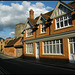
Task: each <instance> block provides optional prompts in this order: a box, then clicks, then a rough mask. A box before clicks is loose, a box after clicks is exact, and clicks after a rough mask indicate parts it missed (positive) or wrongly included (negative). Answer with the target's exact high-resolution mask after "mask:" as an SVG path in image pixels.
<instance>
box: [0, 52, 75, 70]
mask: <svg viewBox="0 0 75 75" xmlns="http://www.w3.org/2000/svg"><path fill="white" fill-rule="evenodd" d="M0 54H2V53H0ZM2 56H4V58H2V59H14V60H19V61H28V62H31V63H36V64H43V65H47V66H54V67H61V68H66V69H72V70H75V63H50V62H43V61H38V60H29V59H23V58H16V57H13V56H9V55H5V54H2ZM5 57H6V58H5Z"/></svg>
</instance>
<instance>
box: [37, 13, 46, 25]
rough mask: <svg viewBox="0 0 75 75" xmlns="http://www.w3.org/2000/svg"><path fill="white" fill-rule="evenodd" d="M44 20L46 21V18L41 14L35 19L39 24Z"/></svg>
mask: <svg viewBox="0 0 75 75" xmlns="http://www.w3.org/2000/svg"><path fill="white" fill-rule="evenodd" d="M45 21H47V20H46V19H45V18H44V17H43V15H42V14H41V15H40V16H39V18H38V21H37V23H36V24H40V23H43V22H45Z"/></svg>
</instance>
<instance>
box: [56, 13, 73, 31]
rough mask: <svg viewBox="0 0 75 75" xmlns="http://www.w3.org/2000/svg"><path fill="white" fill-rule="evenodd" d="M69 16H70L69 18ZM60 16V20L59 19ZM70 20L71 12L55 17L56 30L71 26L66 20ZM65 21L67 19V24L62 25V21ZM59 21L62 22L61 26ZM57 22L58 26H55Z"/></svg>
mask: <svg viewBox="0 0 75 75" xmlns="http://www.w3.org/2000/svg"><path fill="white" fill-rule="evenodd" d="M69 16H70V18H69ZM65 17H67V19H64V18H65ZM61 18H62V20H60V19H61ZM57 19H58V20H59V21H57ZM70 19H71V20H72V17H71V14H68V15H64V16H61V17H59V18H56V30H57V29H62V28H65V27H69V26H72V25H70V24H69V21H68V20H70ZM65 21H67V26H66V25H64V22H65ZM61 22H63V27H62V26H61V24H60V23H61ZM57 24H59V28H57Z"/></svg>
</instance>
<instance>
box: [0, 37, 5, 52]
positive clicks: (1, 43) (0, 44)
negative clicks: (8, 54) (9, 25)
mask: <svg viewBox="0 0 75 75" xmlns="http://www.w3.org/2000/svg"><path fill="white" fill-rule="evenodd" d="M4 46H5V41H4V39H3V38H1V37H0V52H4Z"/></svg>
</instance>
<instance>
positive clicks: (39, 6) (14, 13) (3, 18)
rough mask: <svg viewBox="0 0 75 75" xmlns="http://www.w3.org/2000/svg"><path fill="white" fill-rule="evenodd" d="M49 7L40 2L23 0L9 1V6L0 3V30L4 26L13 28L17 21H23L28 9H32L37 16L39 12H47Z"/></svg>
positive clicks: (27, 14)
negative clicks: (33, 2)
mask: <svg viewBox="0 0 75 75" xmlns="http://www.w3.org/2000/svg"><path fill="white" fill-rule="evenodd" d="M49 8H50V7H45V5H44V4H43V3H41V2H37V3H35V4H31V2H27V1H23V2H22V4H19V3H11V6H9V5H3V4H1V3H0V31H2V29H4V28H9V29H14V28H15V25H16V24H17V23H25V21H26V19H27V18H28V17H29V10H30V9H33V10H34V16H35V17H37V16H39V15H40V14H41V13H46V12H48V10H47V9H49Z"/></svg>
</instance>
